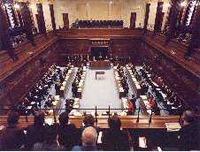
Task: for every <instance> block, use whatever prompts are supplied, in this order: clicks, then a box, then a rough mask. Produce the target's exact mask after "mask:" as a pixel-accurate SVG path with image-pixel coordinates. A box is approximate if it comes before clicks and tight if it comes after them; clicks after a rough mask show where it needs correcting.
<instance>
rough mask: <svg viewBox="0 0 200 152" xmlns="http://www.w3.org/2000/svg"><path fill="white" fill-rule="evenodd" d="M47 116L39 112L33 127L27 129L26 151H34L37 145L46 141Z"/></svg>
mask: <svg viewBox="0 0 200 152" xmlns="http://www.w3.org/2000/svg"><path fill="white" fill-rule="evenodd" d="M44 119H45V114H44V113H43V112H41V111H37V112H36V114H35V116H34V123H33V125H31V126H28V128H27V129H26V131H27V133H26V142H25V148H26V150H32V148H33V145H34V144H35V143H38V142H39V143H41V142H43V141H44V137H45V135H46V128H47V125H46V124H45V122H44Z"/></svg>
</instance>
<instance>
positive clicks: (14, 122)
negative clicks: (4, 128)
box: [7, 112, 19, 126]
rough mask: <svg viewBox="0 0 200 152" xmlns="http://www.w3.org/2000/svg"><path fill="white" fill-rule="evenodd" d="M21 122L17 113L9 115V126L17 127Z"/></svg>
mask: <svg viewBox="0 0 200 152" xmlns="http://www.w3.org/2000/svg"><path fill="white" fill-rule="evenodd" d="M18 121H19V114H18V113H17V112H10V113H9V115H8V119H7V122H8V126H16V125H17V124H18Z"/></svg>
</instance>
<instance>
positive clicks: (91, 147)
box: [72, 127, 97, 151]
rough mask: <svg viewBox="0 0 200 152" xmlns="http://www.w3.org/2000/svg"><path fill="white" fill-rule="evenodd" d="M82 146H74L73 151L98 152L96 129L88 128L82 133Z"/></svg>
mask: <svg viewBox="0 0 200 152" xmlns="http://www.w3.org/2000/svg"><path fill="white" fill-rule="evenodd" d="M81 139H82V146H74V147H73V149H72V151H97V146H96V142H97V131H96V129H95V128H94V127H87V128H85V129H84V130H83V133H82V138H81Z"/></svg>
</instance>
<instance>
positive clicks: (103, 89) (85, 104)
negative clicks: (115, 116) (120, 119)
mask: <svg viewBox="0 0 200 152" xmlns="http://www.w3.org/2000/svg"><path fill="white" fill-rule="evenodd" d="M96 71H104V72H105V74H104V75H99V76H98V79H97V80H96V79H95V72H96ZM80 104H81V107H80V108H95V106H97V107H98V108H108V106H109V105H110V107H111V108H121V101H120V99H119V94H118V92H117V88H116V83H115V80H114V73H113V69H110V70H90V69H88V71H87V76H86V81H85V86H84V90H83V95H82V99H81V103H80ZM84 111H87V110H84ZM103 111H104V112H105V111H106V110H103ZM103 111H102V112H103Z"/></svg>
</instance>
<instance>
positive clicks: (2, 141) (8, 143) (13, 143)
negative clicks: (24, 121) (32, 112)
mask: <svg viewBox="0 0 200 152" xmlns="http://www.w3.org/2000/svg"><path fill="white" fill-rule="evenodd" d="M18 120H19V115H18V113H17V112H11V113H10V114H9V115H8V119H7V122H8V126H7V127H6V128H5V130H3V131H2V133H1V138H0V150H2V151H8V150H20V147H21V146H22V145H23V139H24V133H23V131H22V130H21V129H19V128H18V127H17V124H18Z"/></svg>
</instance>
